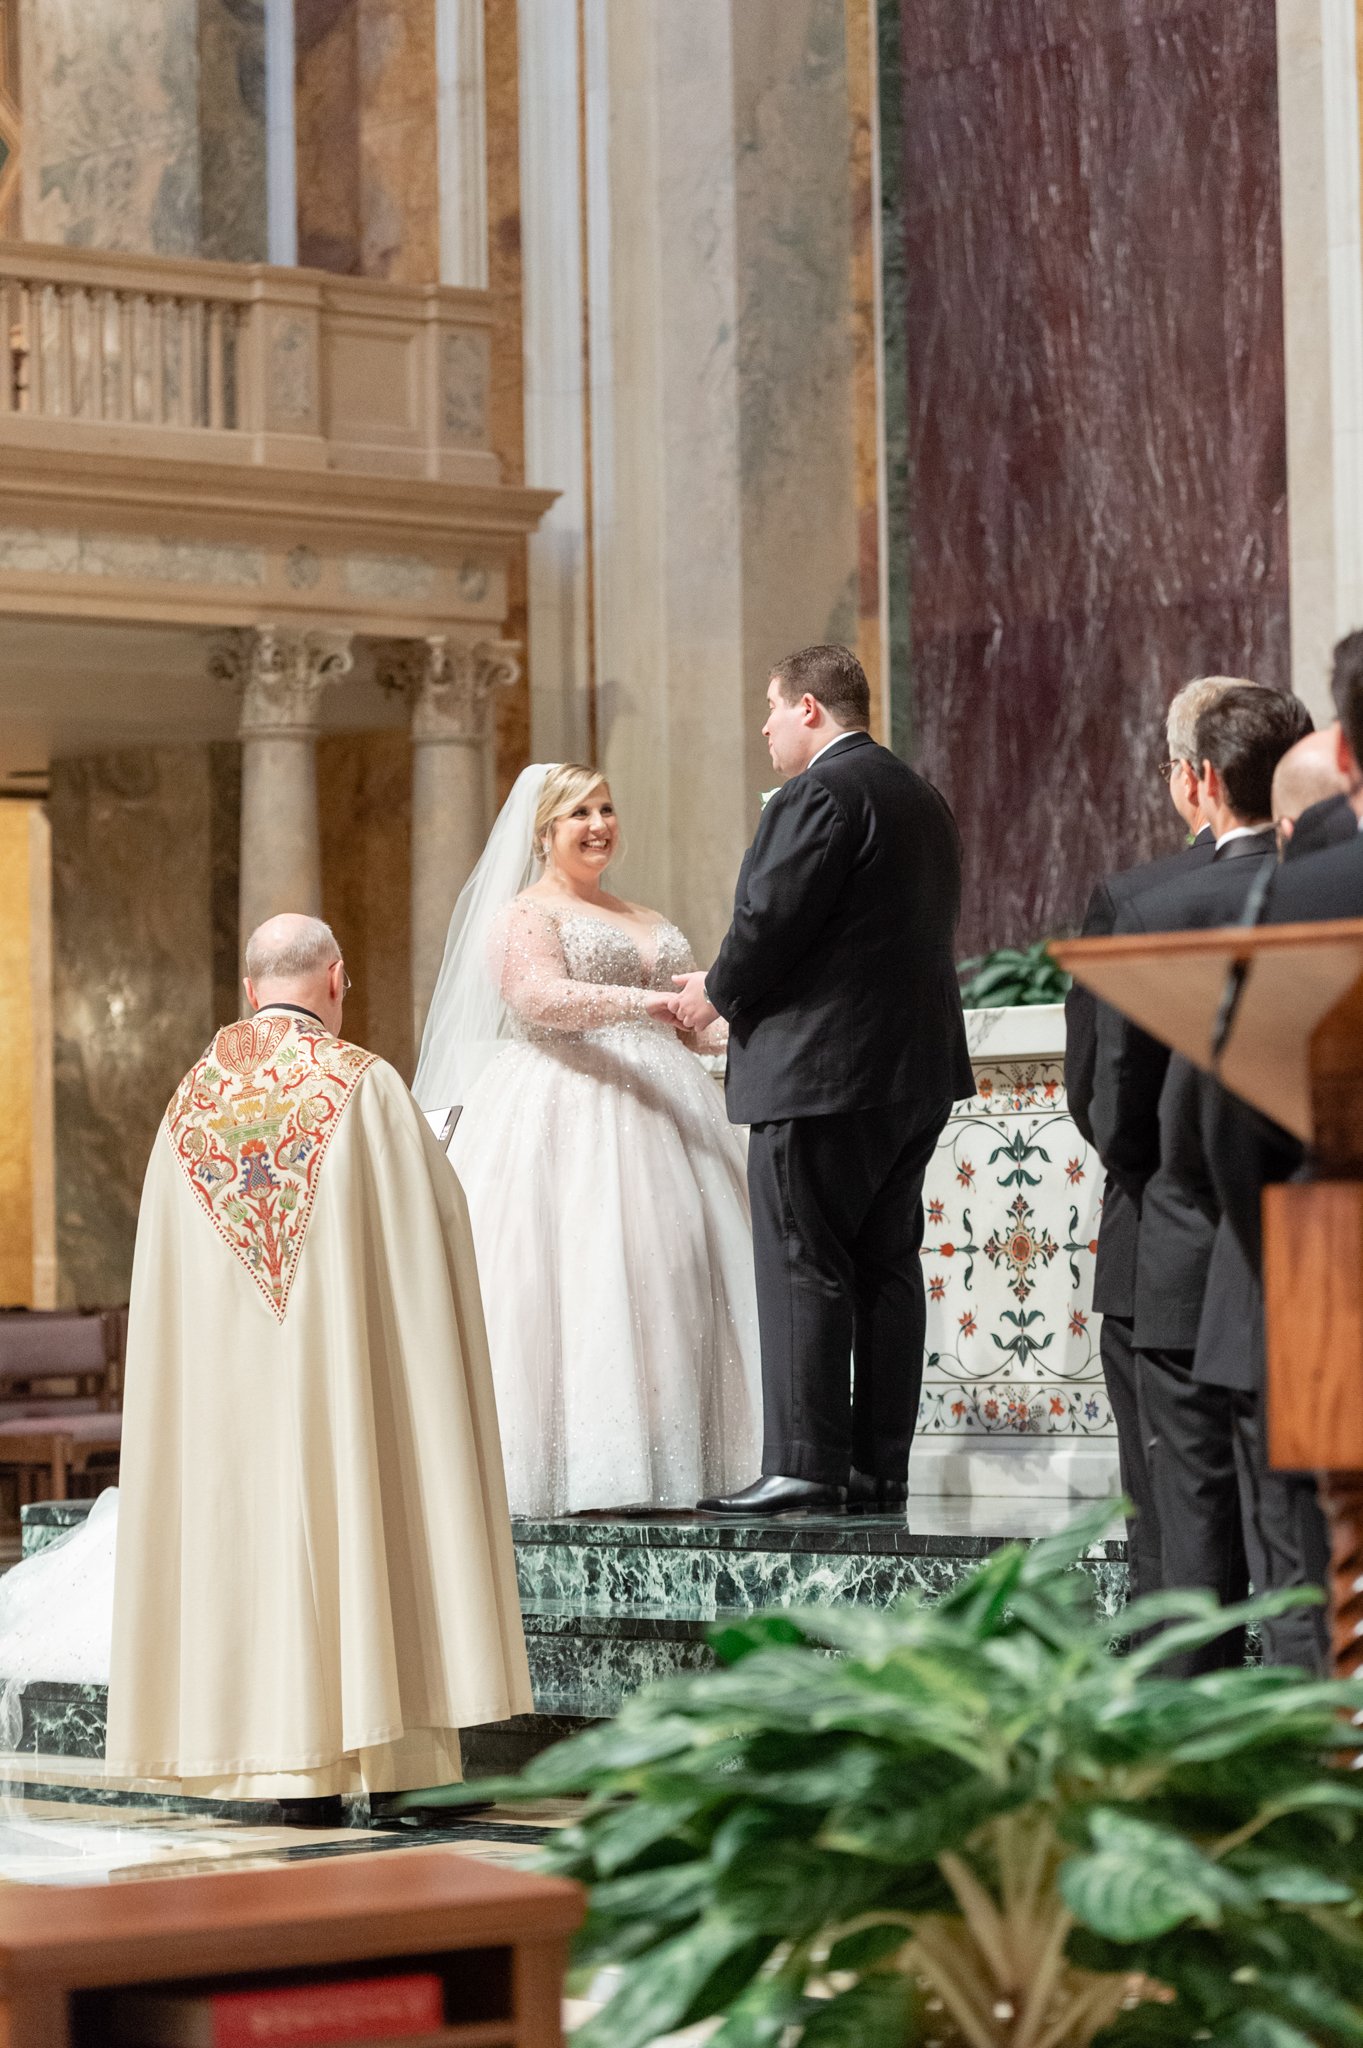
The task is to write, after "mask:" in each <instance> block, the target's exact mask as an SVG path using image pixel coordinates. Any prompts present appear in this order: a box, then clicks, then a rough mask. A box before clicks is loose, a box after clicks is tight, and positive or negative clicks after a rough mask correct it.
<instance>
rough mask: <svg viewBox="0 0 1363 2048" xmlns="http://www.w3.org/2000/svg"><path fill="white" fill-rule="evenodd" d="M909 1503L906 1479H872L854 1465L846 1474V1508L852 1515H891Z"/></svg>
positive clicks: (900, 1510) (897, 1512)
mask: <svg viewBox="0 0 1363 2048" xmlns="http://www.w3.org/2000/svg"><path fill="white" fill-rule="evenodd" d="M908 1504H909V1482H908V1480H907V1479H873V1478H872V1477H871V1475H870V1473H869V1472H858V1470H857V1468H856V1466H855V1465H854V1466H853V1467H852V1470H851V1471H850V1472H849V1473H848V1475H847V1510H848V1513H849V1514H853V1515H858V1514H860V1515H893V1514H899V1513H902V1511H903V1510H904V1509H905V1508H906V1507H907V1506H908Z"/></svg>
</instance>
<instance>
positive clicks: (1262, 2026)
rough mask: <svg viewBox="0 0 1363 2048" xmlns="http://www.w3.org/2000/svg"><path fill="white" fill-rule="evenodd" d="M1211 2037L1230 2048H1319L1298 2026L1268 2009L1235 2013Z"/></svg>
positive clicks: (1317, 2043)
mask: <svg viewBox="0 0 1363 2048" xmlns="http://www.w3.org/2000/svg"><path fill="white" fill-rule="evenodd" d="M1215 2038H1216V2040H1218V2041H1225V2042H1227V2043H1229V2044H1231V2048H1320V2044H1319V2042H1316V2041H1313V2040H1312V2038H1311V2036H1310V2035H1309V2034H1303V2032H1302V2030H1301V2028H1300V2027H1294V2026H1292V2025H1291V2023H1290V2022H1289V2021H1287V2020H1280V2019H1278V2018H1277V2017H1276V2016H1275V2015H1274V2014H1273V2013H1271V2012H1238V2013H1236V2015H1235V2017H1234V2018H1233V2019H1231V2020H1228V2021H1227V2022H1226V2024H1225V2026H1224V2027H1219V2028H1218V2029H1217V2032H1216V2036H1215Z"/></svg>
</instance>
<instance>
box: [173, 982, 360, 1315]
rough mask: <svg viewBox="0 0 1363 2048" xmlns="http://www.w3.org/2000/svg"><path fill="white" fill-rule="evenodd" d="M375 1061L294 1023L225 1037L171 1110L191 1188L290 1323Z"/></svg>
mask: <svg viewBox="0 0 1363 2048" xmlns="http://www.w3.org/2000/svg"><path fill="white" fill-rule="evenodd" d="M375 1058H376V1055H375V1054H374V1053H371V1052H364V1051H363V1050H361V1048H360V1047H359V1046H355V1045H347V1044H346V1043H345V1041H344V1040H343V1039H339V1038H333V1037H331V1035H330V1034H329V1033H328V1032H326V1031H324V1030H323V1029H322V1027H321V1025H320V1024H314V1023H313V1022H312V1021H311V1019H310V1018H306V1017H300V1016H298V1015H296V1014H292V1013H291V1014H288V1015H284V1014H281V1013H280V1012H278V1011H266V1012H265V1013H264V1014H263V1015H261V1016H258V1017H253V1018H248V1019H247V1020H246V1021H244V1022H242V1023H239V1024H228V1025H226V1026H224V1028H223V1029H222V1030H221V1031H220V1032H219V1033H218V1035H217V1037H216V1038H215V1039H214V1040H213V1043H212V1045H211V1046H210V1047H209V1048H208V1051H207V1052H206V1053H205V1054H204V1056H203V1058H202V1059H201V1060H200V1061H199V1062H198V1064H197V1065H196V1066H194V1067H192V1068H191V1069H190V1071H189V1073H188V1074H186V1076H185V1078H184V1080H183V1081H182V1082H181V1083H180V1086H179V1088H178V1090H177V1091H176V1093H175V1095H174V1097H173V1098H172V1101H171V1104H170V1107H169V1108H168V1109H167V1111H166V1127H167V1130H168V1131H169V1133H170V1140H171V1143H172V1145H173V1146H174V1148H175V1155H176V1158H177V1159H178V1160H179V1162H180V1166H181V1168H182V1169H183V1172H184V1175H185V1178H186V1180H187V1181H188V1182H189V1185H190V1187H191V1188H192V1189H193V1191H194V1193H195V1195H196V1196H197V1197H198V1200H199V1202H200V1203H201V1204H202V1206H203V1209H204V1212H205V1214H206V1215H207V1217H208V1220H209V1221H210V1223H211V1224H212V1225H213V1228H214V1229H215V1230H216V1231H217V1233H218V1235H219V1237H221V1238H222V1239H223V1241H224V1243H225V1244H226V1245H227V1246H228V1247H229V1249H230V1250H231V1251H232V1252H233V1253H234V1254H235V1256H236V1257H237V1258H239V1259H240V1260H241V1262H242V1264H243V1265H244V1266H245V1268H246V1270H247V1272H248V1273H249V1274H250V1275H251V1278H252V1279H253V1280H254V1281H255V1283H256V1286H257V1287H258V1288H259V1289H260V1291H261V1293H262V1294H263V1295H264V1297H265V1300H266V1302H267V1304H268V1306H269V1308H270V1311H271V1313H272V1314H273V1315H274V1316H276V1317H277V1318H278V1320H279V1321H280V1322H281V1323H282V1322H283V1320H284V1316H285V1313H286V1311H287V1309H288V1305H289V1290H290V1288H291V1286H292V1285H293V1279H294V1275H295V1273H296V1272H297V1270H298V1260H299V1256H300V1254H301V1252H302V1249H303V1241H304V1239H305V1237H306V1236H307V1230H308V1223H309V1221H310V1219H311V1216H312V1210H313V1204H314V1201H315V1200H316V1195H317V1184H318V1180H319V1178H320V1176H321V1170H322V1161H323V1159H324V1158H325V1156H326V1151H327V1147H328V1145H329V1144H330V1142H331V1139H332V1137H333V1136H334V1134H335V1132H336V1128H337V1126H338V1124H339V1123H340V1120H341V1116H342V1114H343V1112H344V1110H345V1107H346V1104H347V1103H348V1102H349V1100H350V1097H351V1095H352V1094H353V1092H354V1089H355V1085H356V1083H357V1082H358V1081H359V1079H360V1076H361V1075H362V1074H363V1073H364V1071H365V1069H366V1067H369V1066H372V1065H373V1063H374V1060H375Z"/></svg>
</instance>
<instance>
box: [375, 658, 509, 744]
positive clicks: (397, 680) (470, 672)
mask: <svg viewBox="0 0 1363 2048" xmlns="http://www.w3.org/2000/svg"><path fill="white" fill-rule="evenodd" d="M374 665H375V673H376V675H377V676H378V679H379V682H380V683H381V684H382V685H383V687H384V688H385V689H388V690H397V691H400V692H401V694H402V695H403V696H404V697H406V699H407V701H408V703H409V704H410V706H411V712H412V738H413V740H414V741H417V742H418V743H424V742H435V743H440V742H448V741H457V742H459V743H460V744H461V745H464V746H481V744H482V743H483V741H484V740H485V739H486V738H487V736H488V706H489V704H490V703H491V701H492V693H493V691H494V690H498V689H503V688H505V687H506V686H507V685H509V684H511V683H514V682H515V680H516V678H517V677H518V676H519V674H520V672H521V663H520V650H519V648H518V647H517V646H516V645H515V643H514V641H510V640H474V641H465V640H456V639H454V638H452V637H451V636H450V635H449V634H448V633H432V634H429V635H428V636H427V638H426V639H424V640H384V641H380V642H379V643H378V645H377V646H376V647H375V649H374Z"/></svg>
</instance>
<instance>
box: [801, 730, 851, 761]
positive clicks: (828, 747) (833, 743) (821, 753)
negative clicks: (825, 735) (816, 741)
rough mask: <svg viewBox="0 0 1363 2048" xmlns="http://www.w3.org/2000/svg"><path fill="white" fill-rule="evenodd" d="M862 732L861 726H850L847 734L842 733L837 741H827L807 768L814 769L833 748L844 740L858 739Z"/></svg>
mask: <svg viewBox="0 0 1363 2048" xmlns="http://www.w3.org/2000/svg"><path fill="white" fill-rule="evenodd" d="M860 732H861V727H860V726H859V725H854V726H849V727H848V728H847V730H846V731H845V732H840V733H839V734H838V736H837V738H836V739H831V740H826V741H825V742H824V744H823V746H821V747H820V749H819V751H818V753H817V754H815V755H814V757H813V760H809V761H806V762H805V767H806V768H812V767H813V766H814V762H815V761H822V759H823V757H824V755H825V754H826V753H828V752H829V751H830V750H831V749H832V748H833V747H836V746H839V745H840V744H841V743H842V741H843V740H854V739H856V738H857V737H858V735H859V734H860Z"/></svg>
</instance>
